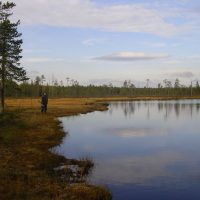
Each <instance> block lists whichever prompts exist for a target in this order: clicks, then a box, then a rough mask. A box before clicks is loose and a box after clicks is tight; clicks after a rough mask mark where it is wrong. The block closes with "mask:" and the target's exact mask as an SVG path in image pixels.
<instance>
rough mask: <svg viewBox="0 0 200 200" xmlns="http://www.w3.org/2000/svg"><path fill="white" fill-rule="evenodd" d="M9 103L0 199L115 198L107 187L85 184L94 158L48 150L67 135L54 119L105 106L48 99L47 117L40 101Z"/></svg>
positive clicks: (1, 137) (0, 136) (3, 118)
mask: <svg viewBox="0 0 200 200" xmlns="http://www.w3.org/2000/svg"><path fill="white" fill-rule="evenodd" d="M6 105H7V107H6V109H7V110H8V112H7V113H5V114H4V115H0V127H1V129H0V149H1V156H0V184H1V187H0V199H2V200H4V199H5V200H8V199H20V200H21V199H37V200H38V199H80V200H86V199H87V200H95V199H98V200H100V199H102V200H104V199H105V200H109V199H111V194H110V193H109V192H108V190H106V189H105V188H103V187H99V186H92V185H88V184H87V183H86V182H85V178H86V176H87V174H88V173H89V171H90V170H91V168H92V167H93V162H92V161H90V160H88V159H80V160H74V159H68V158H65V157H63V156H60V155H57V154H55V153H53V151H50V149H51V148H53V147H54V146H56V145H59V144H60V143H61V141H62V138H63V136H64V132H63V131H62V130H61V129H59V128H58V126H59V122H58V121H56V120H55V118H56V117H59V116H63V115H65V116H66V115H76V114H78V113H86V112H89V111H93V110H104V109H106V107H105V106H102V105H101V104H98V103H95V101H94V100H90V101H88V100H87V99H79V100H78V99H74V100H70V99H65V100H64V99H60V100H50V107H49V110H48V114H46V115H44V114H40V111H39V100H38V99H35V100H32V101H31V99H24V100H22V99H21V100H20V101H17V100H9V101H6ZM55 105H56V107H55ZM36 108H37V109H36ZM63 166H64V167H63ZM74 168H76V169H78V170H77V171H73V170H74Z"/></svg>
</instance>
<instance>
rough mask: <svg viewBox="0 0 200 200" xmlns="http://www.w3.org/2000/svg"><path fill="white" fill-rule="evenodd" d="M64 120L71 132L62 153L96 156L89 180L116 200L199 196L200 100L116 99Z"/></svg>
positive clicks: (172, 199)
mask: <svg viewBox="0 0 200 200" xmlns="http://www.w3.org/2000/svg"><path fill="white" fill-rule="evenodd" d="M60 120H61V121H62V123H63V127H64V130H65V131H66V132H68V133H69V134H67V136H66V137H65V138H64V140H63V143H62V144H61V145H60V147H57V151H58V152H59V153H61V154H63V155H65V156H67V157H71V158H81V157H91V158H92V159H93V160H94V161H95V164H96V167H95V168H94V170H93V171H92V174H91V176H90V177H89V181H91V182H92V183H95V184H103V185H106V186H107V187H108V188H109V189H110V190H111V191H112V193H113V196H114V198H113V199H114V200H143V199H145V200H146V199H148V200H199V199H200V100H181V101H146V102H145V101H136V102H114V103H110V106H109V110H108V111H104V112H93V113H89V114H86V115H80V116H76V117H64V118H61V119H60Z"/></svg>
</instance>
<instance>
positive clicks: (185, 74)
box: [165, 71, 194, 78]
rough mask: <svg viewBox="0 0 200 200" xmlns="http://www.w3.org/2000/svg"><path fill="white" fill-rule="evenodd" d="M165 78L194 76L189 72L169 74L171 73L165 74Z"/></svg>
mask: <svg viewBox="0 0 200 200" xmlns="http://www.w3.org/2000/svg"><path fill="white" fill-rule="evenodd" d="M165 75H167V76H170V77H176V78H192V77H194V74H193V73H192V72H190V71H182V72H180V71H177V72H171V73H167V74H165Z"/></svg>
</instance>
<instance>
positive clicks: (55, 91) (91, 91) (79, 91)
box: [6, 81, 200, 98]
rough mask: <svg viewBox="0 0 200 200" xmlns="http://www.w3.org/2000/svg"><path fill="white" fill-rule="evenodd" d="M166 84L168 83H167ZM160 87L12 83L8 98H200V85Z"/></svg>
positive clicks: (125, 84) (76, 83) (7, 85)
mask: <svg viewBox="0 0 200 200" xmlns="http://www.w3.org/2000/svg"><path fill="white" fill-rule="evenodd" d="M165 82H166V81H165ZM167 84H168V85H159V84H158V87H154V88H151V87H146V86H145V87H144V88H136V87H135V86H134V85H133V84H127V81H125V82H124V84H123V85H122V87H115V86H113V85H112V84H109V85H102V86H95V85H88V86H82V85H79V84H78V82H77V81H76V82H74V84H71V85H67V86H64V85H63V84H58V83H56V84H53V85H52V84H51V85H50V84H44V83H43V82H38V81H32V82H31V83H29V82H23V83H21V84H16V83H14V82H12V81H10V82H9V81H7V83H6V87H7V90H6V96H7V97H16V98H18V97H39V96H41V95H42V93H43V92H46V93H47V94H48V96H49V97H52V98H56V97H114V96H115V97H117V96H128V97H137V96H139V97H141V96H161V97H162V96H164V97H168V96H169V97H179V96H200V87H199V84H198V83H196V84H195V85H192V84H191V85H190V86H187V87H186V86H181V85H179V84H177V82H176V84H175V85H173V86H172V85H170V84H169V83H167Z"/></svg>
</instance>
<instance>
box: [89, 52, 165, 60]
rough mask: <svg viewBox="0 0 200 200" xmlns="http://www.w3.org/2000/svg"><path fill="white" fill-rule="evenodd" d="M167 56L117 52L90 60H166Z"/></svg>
mask: <svg viewBox="0 0 200 200" xmlns="http://www.w3.org/2000/svg"><path fill="white" fill-rule="evenodd" d="M168 57H169V55H168V54H161V53H154V54H147V53H144V52H119V53H113V54H110V55H105V56H100V57H95V58H92V60H102V61H139V60H141V61H145V60H155V59H162V58H168Z"/></svg>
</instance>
